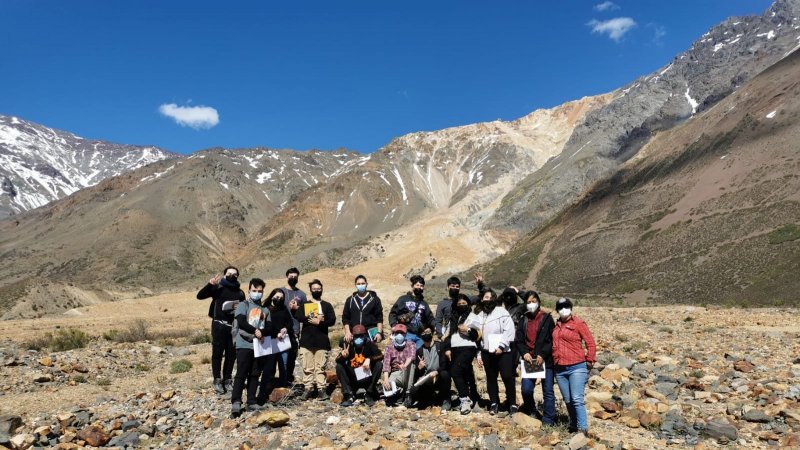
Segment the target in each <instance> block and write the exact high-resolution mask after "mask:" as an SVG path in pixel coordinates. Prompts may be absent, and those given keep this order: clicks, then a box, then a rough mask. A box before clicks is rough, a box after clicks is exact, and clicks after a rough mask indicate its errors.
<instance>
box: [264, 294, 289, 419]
mask: <svg viewBox="0 0 800 450" xmlns="http://www.w3.org/2000/svg"><path fill="white" fill-rule="evenodd" d="M283 299H284V297H283V290H282V289H280V288H275V289H273V290H272V292H270V293H269V296H267V298H266V299H265V300H264V301H263V302H262V303H263V304H264V307H266V308H268V309H269V316H270V320H271V323H272V324H271V327H270V329H271V332H270V338H271V339H272V341H273V342H275V341H276V340H284V339H289V343H290V344H291V345H293V346H297V339H296V338H295V336H294V333H293V332H292V329H293V328H292V327H293V326H294V325H293V323H294V318H293V317H292V313H290V312H289V309H287V308H286V304H285V303H284V301H283ZM263 358H265V361H264V370H263V371H262V372H261V383H260V385H259V389H258V397H257V398H256V400H257V401H258V404H259V405H263V404H264V403H266V402H267V399H268V398H269V394H270V392H272V390H273V389H274V388H276V387H282V388H283V387H288V386H289V382H288V378H287V377H288V375H287V370H286V366H287V362H288V361H289V350H284V351H282V352H276V353H272V354H271V355H266V356H264V357H263ZM276 367H277V369H278V377H277V378H276V377H275V368H276Z"/></svg>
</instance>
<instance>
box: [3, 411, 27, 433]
mask: <svg viewBox="0 0 800 450" xmlns="http://www.w3.org/2000/svg"><path fill="white" fill-rule="evenodd" d="M21 425H22V418H21V417H20V416H18V415H16V414H4V415H2V416H0V433H3V434H13V433H14V430H16V429H17V428H19V427H20V426H21Z"/></svg>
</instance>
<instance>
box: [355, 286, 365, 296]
mask: <svg viewBox="0 0 800 450" xmlns="http://www.w3.org/2000/svg"><path fill="white" fill-rule="evenodd" d="M356 289H357V290H358V293H359V294H363V293H364V292H367V285H366V284H357V285H356Z"/></svg>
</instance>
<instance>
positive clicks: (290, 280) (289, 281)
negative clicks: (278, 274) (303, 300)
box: [286, 278, 297, 289]
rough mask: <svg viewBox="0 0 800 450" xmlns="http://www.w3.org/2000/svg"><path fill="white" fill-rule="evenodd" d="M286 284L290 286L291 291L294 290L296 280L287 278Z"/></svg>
mask: <svg viewBox="0 0 800 450" xmlns="http://www.w3.org/2000/svg"><path fill="white" fill-rule="evenodd" d="M286 282H287V283H289V286H291V287H292V289H294V288H295V286H297V278H289V279H288V280H286Z"/></svg>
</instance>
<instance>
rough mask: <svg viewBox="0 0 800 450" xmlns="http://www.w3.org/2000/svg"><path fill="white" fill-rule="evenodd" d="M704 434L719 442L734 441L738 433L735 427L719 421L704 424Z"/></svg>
mask: <svg viewBox="0 0 800 450" xmlns="http://www.w3.org/2000/svg"><path fill="white" fill-rule="evenodd" d="M705 433H706V434H707V435H708V436H709V437H711V438H714V439H717V440H719V441H735V440H737V439H738V438H739V431H738V430H737V429H736V427H735V426H733V425H731V424H729V423H726V422H720V421H711V422H708V423H707V424H706V428H705Z"/></svg>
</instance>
